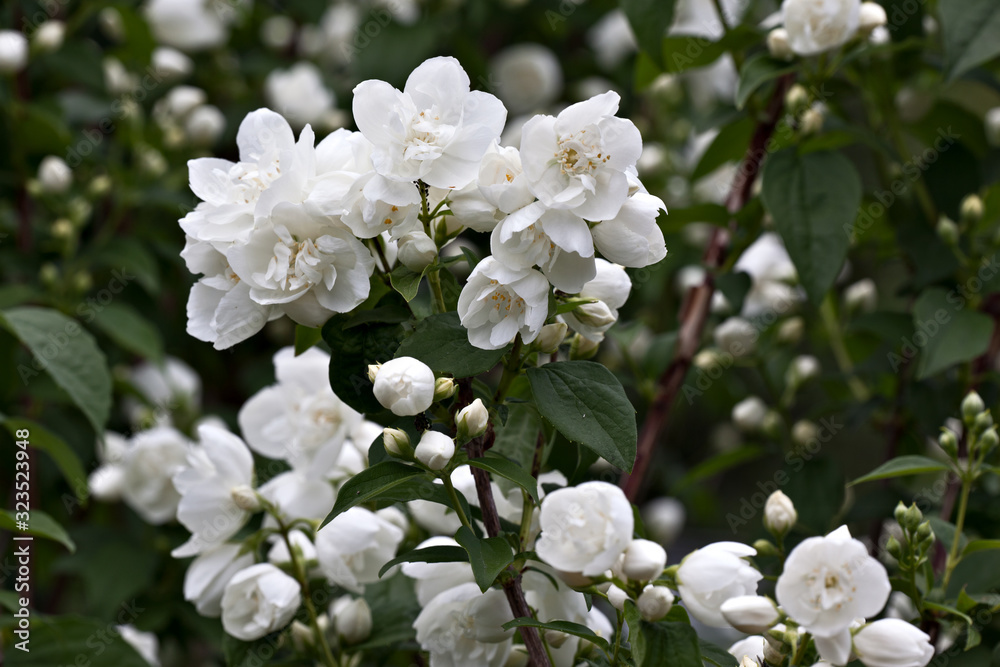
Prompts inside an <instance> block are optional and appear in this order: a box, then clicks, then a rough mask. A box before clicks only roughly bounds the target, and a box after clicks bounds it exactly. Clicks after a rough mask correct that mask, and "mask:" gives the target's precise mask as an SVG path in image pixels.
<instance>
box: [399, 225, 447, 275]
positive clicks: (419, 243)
mask: <svg viewBox="0 0 1000 667" xmlns="http://www.w3.org/2000/svg"><path fill="white" fill-rule="evenodd" d="M398 248H399V250H398V254H397V255H396V256H397V258H398V259H399V261H400V262H402V264H403V266H405V267H406V268H408V269H409V270H410V271H413V272H414V273H420V272H421V271H423V270H424V269H426V268H427V267H428V266H430V265H431V263H432V262H433V261H434V258H435V257H437V254H438V248H437V245H436V244H435V243H434V239H432V238H431V237H430V236H428V235H427V234H425V233H424V232H422V231H420V230H416V231H412V232H410V233H408V234H404V235H403V236H401V237H400V239H399V245H398Z"/></svg>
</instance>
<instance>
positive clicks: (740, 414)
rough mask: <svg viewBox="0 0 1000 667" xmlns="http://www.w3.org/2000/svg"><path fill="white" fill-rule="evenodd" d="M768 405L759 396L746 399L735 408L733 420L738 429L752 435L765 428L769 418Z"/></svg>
mask: <svg viewBox="0 0 1000 667" xmlns="http://www.w3.org/2000/svg"><path fill="white" fill-rule="evenodd" d="M767 413H768V410H767V405H766V404H765V403H764V401H763V400H761V399H760V398H759V397H757V396H751V397H749V398H744V399H743V400H742V401H740V402H739V403H737V404H736V405H735V406H734V407H733V412H732V420H733V423H734V424H736V428H738V429H740V430H741V431H744V432H747V433H751V432H753V431H758V430H760V429H761V428H763V426H764V420H765V418H766V417H767Z"/></svg>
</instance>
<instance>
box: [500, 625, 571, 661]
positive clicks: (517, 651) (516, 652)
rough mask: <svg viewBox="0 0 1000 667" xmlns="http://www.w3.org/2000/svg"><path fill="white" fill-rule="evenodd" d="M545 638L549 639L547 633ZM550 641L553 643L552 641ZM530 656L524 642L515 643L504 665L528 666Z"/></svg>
mask: <svg viewBox="0 0 1000 667" xmlns="http://www.w3.org/2000/svg"><path fill="white" fill-rule="evenodd" d="M563 634H565V633H563ZM545 639H546V640H548V634H546V635H545ZM549 643H550V644H551V642H549ZM528 658H529V656H528V649H526V648H525V647H524V644H514V647H513V648H512V649H511V652H510V655H508V656H507V660H506V662H504V663H503V667H528Z"/></svg>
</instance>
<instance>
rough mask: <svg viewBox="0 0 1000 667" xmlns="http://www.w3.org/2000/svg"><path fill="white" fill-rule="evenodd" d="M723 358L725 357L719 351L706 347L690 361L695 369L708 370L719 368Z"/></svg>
mask: <svg viewBox="0 0 1000 667" xmlns="http://www.w3.org/2000/svg"><path fill="white" fill-rule="evenodd" d="M725 358H726V357H725V356H724V355H723V353H722V352H720V351H719V350H716V349H715V348H713V347H707V348H705V349H704V350H702V351H701V352H699V353H698V354H696V355H694V359H692V360H691V364H692V365H693V366H694V367H695V368H700V369H702V370H708V369H709V368H715V367H716V366H721V365H722V363H723V361H724V360H725Z"/></svg>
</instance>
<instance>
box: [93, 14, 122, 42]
mask: <svg viewBox="0 0 1000 667" xmlns="http://www.w3.org/2000/svg"><path fill="white" fill-rule="evenodd" d="M97 24H98V25H99V26H100V27H101V31H102V32H104V34H105V35H106V36H107V37H108V39H111V40H113V41H116V42H120V41H122V39H124V37H125V23H124V22H123V21H122V15H121V13H120V12H119V11H118V10H117V9H115V8H114V7H105V8H104V9H102V10H101V12H100V13H99V14H98V15H97Z"/></svg>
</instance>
